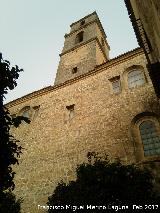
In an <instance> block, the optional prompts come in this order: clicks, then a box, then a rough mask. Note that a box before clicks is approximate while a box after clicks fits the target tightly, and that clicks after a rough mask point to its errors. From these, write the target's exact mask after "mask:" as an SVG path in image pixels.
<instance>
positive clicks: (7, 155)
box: [0, 54, 29, 212]
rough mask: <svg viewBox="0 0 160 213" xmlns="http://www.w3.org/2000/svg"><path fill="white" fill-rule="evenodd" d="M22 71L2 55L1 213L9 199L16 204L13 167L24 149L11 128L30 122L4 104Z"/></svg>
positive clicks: (0, 109)
mask: <svg viewBox="0 0 160 213" xmlns="http://www.w3.org/2000/svg"><path fill="white" fill-rule="evenodd" d="M21 71H22V69H19V67H18V66H17V65H16V66H15V67H11V66H10V63H9V61H6V60H3V58H2V54H0V212H8V211H4V209H3V208H4V203H6V205H7V200H8V199H9V200H8V202H9V203H10V202H11V201H12V202H13V206H14V205H15V204H16V201H15V196H14V195H13V194H12V193H11V191H12V190H13V189H14V187H15V184H14V181H13V179H14V175H15V172H14V171H13V170H12V166H13V165H15V164H18V157H19V156H20V154H21V153H22V147H21V146H19V145H18V142H19V141H18V140H16V139H15V138H14V137H13V136H12V135H11V134H10V128H11V126H15V127H18V126H19V124H20V123H21V121H22V120H25V121H26V122H29V120H28V119H27V118H24V117H22V116H18V117H16V118H12V117H11V115H10V113H9V110H8V109H7V108H6V107H5V106H4V103H3V101H4V98H5V95H6V94H7V93H8V90H13V89H14V88H15V87H16V86H17V82H16V81H17V79H18V77H19V72H21ZM4 201H5V202H4ZM13 206H12V207H13ZM18 206H19V202H17V208H18ZM8 209H9V207H8ZM12 210H13V209H12ZM11 212H14V211H11ZM15 212H17V211H15Z"/></svg>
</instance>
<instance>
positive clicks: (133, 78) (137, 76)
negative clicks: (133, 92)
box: [128, 69, 145, 88]
mask: <svg viewBox="0 0 160 213" xmlns="http://www.w3.org/2000/svg"><path fill="white" fill-rule="evenodd" d="M144 83H145V76H144V73H143V71H142V70H140V69H134V70H132V71H130V72H129V73H128V87H129V88H133V87H135V86H140V85H142V84H144Z"/></svg>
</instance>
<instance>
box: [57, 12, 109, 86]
mask: <svg viewBox="0 0 160 213" xmlns="http://www.w3.org/2000/svg"><path fill="white" fill-rule="evenodd" d="M70 27H71V30H70V33H68V34H65V42H64V47H63V50H62V53H61V54H60V57H61V58H60V62H59V66H58V70H57V74H56V79H55V85H58V84H61V83H64V82H65V81H67V80H70V79H73V78H75V77H78V76H80V75H83V74H85V73H88V72H89V71H91V70H94V68H95V67H96V66H97V65H99V64H102V63H104V62H106V61H107V60H109V49H110V47H109V45H108V43H107V41H106V34H105V32H104V29H103V27H102V24H101V22H100V20H99V18H98V15H97V13H96V12H93V13H92V14H89V15H87V16H85V17H84V18H82V19H80V20H79V21H77V22H74V23H73V24H71V25H70Z"/></svg>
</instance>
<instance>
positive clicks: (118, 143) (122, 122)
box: [9, 50, 156, 213]
mask: <svg viewBox="0 0 160 213" xmlns="http://www.w3.org/2000/svg"><path fill="white" fill-rule="evenodd" d="M133 65H141V66H143V67H144V72H145V75H146V78H147V82H146V84H144V85H142V86H139V87H136V88H133V89H128V86H127V84H126V81H125V79H126V77H125V73H126V72H125V70H126V69H127V68H128V67H130V66H133ZM119 75H120V78H121V85H122V91H121V93H120V94H114V93H113V91H112V85H111V81H110V80H109V79H111V78H113V77H115V76H119ZM151 100H156V96H155V94H154V91H153V87H152V83H151V81H150V79H149V77H148V73H147V70H146V60H145V56H144V54H143V53H142V51H140V50H137V52H136V51H134V52H133V54H128V55H127V54H126V56H123V57H122V60H119V59H118V58H117V61H116V59H114V60H113V61H112V62H108V63H106V64H104V65H101V66H99V67H98V68H97V71H96V72H93V73H90V74H88V75H86V76H84V77H81V78H79V79H77V80H76V79H75V80H74V81H73V82H71V83H68V84H64V85H62V86H60V87H53V90H50V91H48V92H47V91H46V93H44V94H42V95H37V96H35V97H34V96H33V97H32V98H28V99H27V98H26V100H24V101H23V102H19V103H18V101H17V104H16V101H15V102H14V103H11V104H10V105H9V108H10V111H11V113H13V114H14V113H18V112H19V110H20V109H22V108H23V107H25V106H31V107H33V106H35V105H40V109H39V114H38V115H37V117H35V118H34V119H32V121H31V123H30V124H25V123H24V124H22V125H21V127H19V128H18V129H13V133H14V135H15V137H16V138H17V139H19V140H20V141H21V145H22V146H23V147H24V150H23V154H22V155H21V159H20V164H19V166H17V167H16V168H15V169H16V176H15V183H16V189H15V193H16V194H17V196H21V197H23V199H24V202H23V205H22V206H23V212H25V213H32V212H34V213H41V212H44V211H43V210H39V209H38V205H45V204H46V202H47V198H48V196H49V195H51V194H52V193H53V190H54V188H55V187H56V184H57V183H58V182H59V181H60V180H61V179H63V180H64V181H69V180H72V179H74V178H75V169H76V166H77V164H80V163H83V162H86V161H87V157H86V155H87V152H89V151H90V152H92V151H96V152H99V153H101V152H102V153H106V154H108V155H109V157H110V158H111V159H112V158H113V159H114V158H115V157H118V158H120V159H121V160H122V162H124V163H132V162H135V161H136V159H135V155H134V150H135V147H134V143H133V140H132V135H131V121H132V119H133V118H134V117H135V116H136V115H137V114H139V113H141V112H144V111H152V110H153V109H152V108H151V106H150V104H149V103H150V101H151ZM73 105H74V110H73V111H72V112H69V108H66V107H67V106H73ZM71 113H72V114H71Z"/></svg>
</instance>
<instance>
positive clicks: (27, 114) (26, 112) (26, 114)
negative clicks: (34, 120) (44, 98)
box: [19, 106, 31, 118]
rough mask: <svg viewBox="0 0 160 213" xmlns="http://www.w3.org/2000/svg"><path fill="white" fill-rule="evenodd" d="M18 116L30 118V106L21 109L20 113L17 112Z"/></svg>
mask: <svg viewBox="0 0 160 213" xmlns="http://www.w3.org/2000/svg"><path fill="white" fill-rule="evenodd" d="M19 115H21V116H23V117H26V118H30V116H31V109H30V106H26V107H24V108H23V109H21V111H20V112H19Z"/></svg>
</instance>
